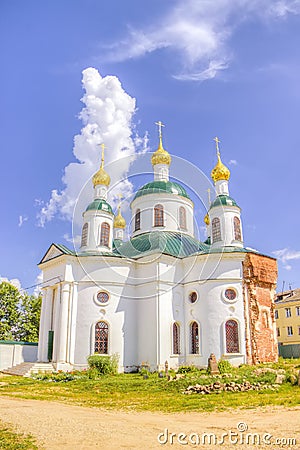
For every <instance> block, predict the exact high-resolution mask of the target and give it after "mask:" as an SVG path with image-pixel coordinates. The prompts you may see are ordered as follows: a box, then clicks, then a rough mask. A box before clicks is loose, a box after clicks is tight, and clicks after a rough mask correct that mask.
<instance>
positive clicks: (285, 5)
mask: <svg viewBox="0 0 300 450" xmlns="http://www.w3.org/2000/svg"><path fill="white" fill-rule="evenodd" d="M173 4H174V3H173ZM299 13H300V0H215V1H202V2H195V1H194V0H178V1H177V2H176V3H175V6H173V7H172V9H170V10H168V11H167V13H165V14H164V15H162V17H161V20H160V21H157V20H156V22H155V23H154V24H152V25H150V26H147V27H146V28H145V29H134V28H132V27H131V28H129V32H128V36H127V37H125V38H124V39H123V41H121V42H117V43H114V44H111V45H110V46H108V47H107V51H108V52H107V58H108V59H109V60H113V61H124V60H127V59H131V58H138V57H142V56H145V55H147V54H149V53H152V52H155V51H157V50H161V49H165V50H169V51H173V52H176V61H179V63H180V68H179V70H178V68H177V69H176V70H177V71H178V73H175V74H173V76H174V77H175V78H176V79H179V80H184V81H204V80H207V79H210V78H214V77H216V76H217V75H218V74H219V73H220V71H222V70H224V69H226V68H227V67H228V66H229V63H230V61H231V59H232V50H231V48H230V38H231V36H232V35H233V34H234V31H235V29H236V28H237V27H238V26H239V25H240V24H241V22H243V21H246V20H252V21H253V20H265V19H268V20H270V19H273V18H283V17H285V16H287V15H288V14H299Z"/></svg>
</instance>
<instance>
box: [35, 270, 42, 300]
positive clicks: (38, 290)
mask: <svg viewBox="0 0 300 450" xmlns="http://www.w3.org/2000/svg"><path fill="white" fill-rule="evenodd" d="M42 282H43V272H42V271H41V272H39V274H38V276H37V277H36V279H35V284H36V285H37V286H35V288H34V291H33V295H34V296H35V297H38V296H39V295H40V293H41V287H42V286H41V285H42Z"/></svg>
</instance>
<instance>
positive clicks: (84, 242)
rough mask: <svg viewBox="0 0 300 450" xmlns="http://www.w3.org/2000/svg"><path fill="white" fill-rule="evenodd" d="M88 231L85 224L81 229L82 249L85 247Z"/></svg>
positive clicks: (87, 226)
mask: <svg viewBox="0 0 300 450" xmlns="http://www.w3.org/2000/svg"><path fill="white" fill-rule="evenodd" d="M88 231H89V225H88V223H85V224H84V225H83V227H82V234H81V247H84V246H85V245H87V240H88Z"/></svg>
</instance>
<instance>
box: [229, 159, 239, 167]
mask: <svg viewBox="0 0 300 450" xmlns="http://www.w3.org/2000/svg"><path fill="white" fill-rule="evenodd" d="M228 164H229V165H230V166H237V164H238V162H237V160H236V159H231V160H230V161H229V163H228Z"/></svg>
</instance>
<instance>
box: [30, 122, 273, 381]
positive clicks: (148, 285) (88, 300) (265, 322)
mask: <svg viewBox="0 0 300 450" xmlns="http://www.w3.org/2000/svg"><path fill="white" fill-rule="evenodd" d="M159 124H160V127H159V145H158V148H157V150H156V151H155V152H154V153H153V154H152V157H151V163H152V167H153V181H151V182H149V183H147V184H144V185H142V186H141V187H140V188H139V189H138V190H137V192H136V193H135V196H134V198H133V200H132V201H131V204H130V209H131V218H132V220H131V231H130V238H129V239H127V240H126V239H125V235H124V231H125V228H126V222H125V219H124V218H123V216H122V213H121V208H120V206H119V207H118V210H117V211H116V212H115V213H114V211H113V209H112V207H111V205H110V204H109V202H108V190H109V185H110V176H109V174H108V173H107V172H106V171H105V168H104V146H103V148H102V161H101V166H100V168H99V170H98V171H97V172H96V173H95V174H94V176H93V178H92V182H93V187H94V195H93V198H91V201H90V203H89V204H88V205H87V206H86V209H85V211H84V212H83V223H82V236H81V246H80V249H79V251H77V252H76V251H73V250H70V249H68V248H67V247H66V246H64V245H61V244H52V245H51V246H50V247H49V249H48V251H47V252H46V254H45V256H44V257H43V258H42V260H41V262H40V263H39V268H40V269H41V271H42V273H43V283H44V286H45V287H44V288H43V302H42V311H41V321H40V335H39V346H38V360H39V361H40V362H48V361H51V362H52V363H53V365H54V367H55V368H56V369H57V370H73V369H79V370H80V369H84V368H86V367H87V358H88V356H90V355H93V354H95V353H97V354H101V355H117V356H118V359H119V371H120V372H131V371H136V370H137V369H138V368H139V367H140V366H141V365H142V364H147V365H149V366H150V368H151V370H162V369H163V368H164V365H165V362H166V361H167V362H168V366H169V367H170V368H177V367H179V366H180V365H194V366H197V367H206V366H207V363H208V358H209V356H210V354H211V353H214V354H215V356H216V358H217V360H219V359H224V360H228V361H229V362H230V363H231V364H233V365H235V366H237V365H240V364H243V363H247V364H256V363H258V362H269V361H276V360H277V353H278V351H277V339H276V328H275V318H274V296H275V288H276V281H277V264H276V260H275V259H274V258H271V257H269V256H266V255H263V254H260V253H259V252H257V251H256V250H253V249H249V248H247V247H245V246H244V240H243V227H242V218H241V209H240V207H239V205H238V204H237V202H236V201H235V200H234V199H233V198H232V197H231V196H230V195H229V179H230V171H229V169H228V168H227V167H226V166H225V165H224V164H223V162H222V160H221V155H220V150H219V140H218V138H215V142H216V150H217V162H216V165H215V167H214V168H213V169H212V171H211V178H212V181H213V183H214V188H215V193H214V198H213V199H212V201H211V202H210V205H209V208H208V211H207V214H206V215H205V217H204V222H205V225H206V231H207V239H206V240H205V242H201V241H200V240H199V239H198V238H196V237H195V232H194V227H195V217H194V203H193V201H192V200H191V198H190V196H189V194H188V192H187V190H186V189H185V188H184V187H183V186H182V185H181V184H180V183H177V182H173V181H170V177H169V172H170V170H171V162H172V161H171V159H172V158H171V155H170V154H169V153H168V151H166V150H165V149H164V147H163V142H162V133H161V125H162V124H161V123H160V122H159ZM149 166H150V161H149ZM123 213H124V212H123Z"/></svg>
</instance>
